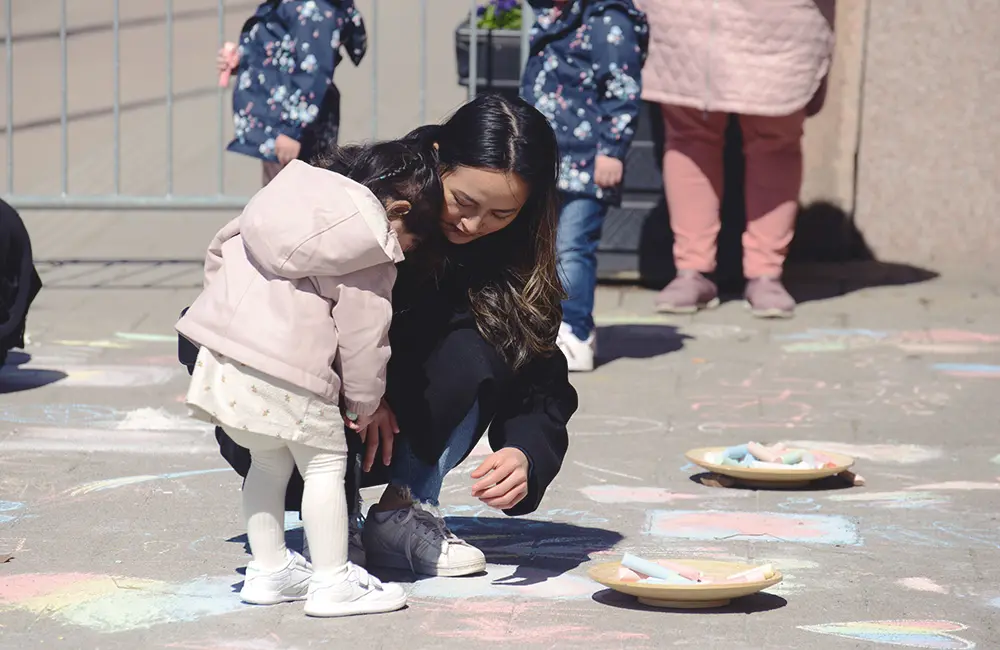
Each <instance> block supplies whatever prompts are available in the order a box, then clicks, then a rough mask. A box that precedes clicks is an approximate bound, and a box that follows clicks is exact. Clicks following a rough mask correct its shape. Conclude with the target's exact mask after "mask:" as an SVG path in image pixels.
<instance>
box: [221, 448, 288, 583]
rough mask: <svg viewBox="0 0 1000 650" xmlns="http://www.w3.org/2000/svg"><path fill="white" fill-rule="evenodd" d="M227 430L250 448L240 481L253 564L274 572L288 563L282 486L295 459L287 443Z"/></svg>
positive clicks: (285, 484)
mask: <svg viewBox="0 0 1000 650" xmlns="http://www.w3.org/2000/svg"><path fill="white" fill-rule="evenodd" d="M226 433H228V434H229V436H230V437H231V438H232V439H233V440H234V441H236V442H237V443H238V444H240V445H241V446H243V447H246V448H247V449H249V450H250V457H251V460H250V471H249V472H247V478H246V481H245V482H244V483H243V516H244V517H245V518H246V523H247V539H248V540H249V542H250V552H251V553H252V554H253V559H254V563H255V564H256V565H257V566H258V567H259V568H260V569H261V570H264V571H276V570H278V569H280V568H282V567H283V566H285V565H286V564H287V563H288V550H287V548H286V547H285V488H286V487H287V485H288V478H289V477H290V476H291V475H292V469H293V468H294V466H295V460H294V459H293V458H292V454H291V452H289V450H288V447H287V446H286V443H285V442H284V441H283V440H280V439H278V438H274V437H271V436H264V435H260V434H255V433H250V432H248V431H237V430H227V431H226Z"/></svg>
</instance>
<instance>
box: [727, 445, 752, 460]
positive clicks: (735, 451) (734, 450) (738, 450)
mask: <svg viewBox="0 0 1000 650" xmlns="http://www.w3.org/2000/svg"><path fill="white" fill-rule="evenodd" d="M748 453H749V452H748V451H747V446H746V445H736V446H735V447H730V448H729V449H727V450H725V451H724V452H722V455H723V456H725V457H726V458H732V459H733V460H742V459H743V457H744V456H746V455H747V454H748Z"/></svg>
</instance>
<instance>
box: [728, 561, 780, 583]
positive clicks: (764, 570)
mask: <svg viewBox="0 0 1000 650" xmlns="http://www.w3.org/2000/svg"><path fill="white" fill-rule="evenodd" d="M772 573H773V571H772V570H771V566H770V565H769V564H765V565H764V566H757V567H753V568H752V569H747V570H746V571H740V572H739V573H734V574H733V575H731V576H727V577H726V582H760V581H762V580H767V579H768V578H769V577H770V576H771V574H772Z"/></svg>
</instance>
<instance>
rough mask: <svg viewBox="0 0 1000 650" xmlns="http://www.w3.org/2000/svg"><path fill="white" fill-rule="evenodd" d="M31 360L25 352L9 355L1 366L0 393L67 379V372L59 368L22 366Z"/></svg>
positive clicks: (15, 391)
mask: <svg viewBox="0 0 1000 650" xmlns="http://www.w3.org/2000/svg"><path fill="white" fill-rule="evenodd" d="M29 361H31V355H30V354H26V353H24V352H11V353H9V354H8V355H7V361H6V363H5V365H4V366H3V367H0V395H5V394H7V393H17V392H20V391H23V390H31V389H33V388H41V387H42V386H48V385H49V384H54V383H56V382H57V381H61V380H63V379H66V373H65V372H62V371H59V370H46V369H44V368H21V367H20V366H22V365H24V364H25V363H28V362H29Z"/></svg>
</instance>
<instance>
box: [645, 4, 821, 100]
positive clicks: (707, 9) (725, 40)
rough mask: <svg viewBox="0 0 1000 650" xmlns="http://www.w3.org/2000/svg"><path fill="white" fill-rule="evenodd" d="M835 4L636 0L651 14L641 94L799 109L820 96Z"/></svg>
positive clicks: (647, 13) (650, 98) (648, 98)
mask: <svg viewBox="0 0 1000 650" xmlns="http://www.w3.org/2000/svg"><path fill="white" fill-rule="evenodd" d="M835 3H836V0H636V5H638V6H639V8H640V9H642V10H643V11H644V12H646V17H647V19H648V21H649V57H648V58H647V59H646V65H645V67H644V68H643V69H642V98H643V99H645V100H648V101H653V102H659V103H661V104H674V105H678V106H688V107H691V108H700V109H703V110H708V111H718V112H726V113H740V114H744V115H773V116H778V115H789V114H791V113H794V112H795V111H797V110H799V109H801V108H804V107H806V105H807V104H809V102H810V100H812V99H813V97H814V96H817V99H818V100H820V101H821V99H822V97H821V92H819V91H821V85H822V83H823V81H824V80H825V78H826V74H827V72H828V71H829V69H830V59H831V57H832V55H833V42H834V38H833V19H834V11H835ZM814 104H815V102H814ZM809 108H810V110H809V112H810V113H814V112H816V110H818V106H816V105H813V106H810V107H809Z"/></svg>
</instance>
